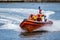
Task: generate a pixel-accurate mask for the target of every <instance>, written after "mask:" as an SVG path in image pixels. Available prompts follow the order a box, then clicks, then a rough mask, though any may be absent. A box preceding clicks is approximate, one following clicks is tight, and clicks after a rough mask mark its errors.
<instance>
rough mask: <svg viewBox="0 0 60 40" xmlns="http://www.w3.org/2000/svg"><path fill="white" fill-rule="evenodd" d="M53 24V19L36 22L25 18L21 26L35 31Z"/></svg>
mask: <svg viewBox="0 0 60 40" xmlns="http://www.w3.org/2000/svg"><path fill="white" fill-rule="evenodd" d="M51 24H53V22H52V21H48V22H34V21H28V20H24V21H23V22H22V23H21V24H20V27H21V28H22V29H23V30H26V31H28V32H33V31H34V30H36V29H38V28H40V27H43V26H45V25H51Z"/></svg>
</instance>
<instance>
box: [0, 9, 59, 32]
mask: <svg viewBox="0 0 60 40" xmlns="http://www.w3.org/2000/svg"><path fill="white" fill-rule="evenodd" d="M0 11H3V12H11V13H12V12H17V13H19V14H22V13H23V14H24V15H28V16H29V15H30V14H37V13H38V10H37V9H23V8H0ZM42 12H43V13H44V14H45V15H47V19H49V16H50V15H52V14H54V13H55V12H54V11H49V10H47V11H44V10H43V11H42ZM6 15H7V14H6ZM6 15H5V13H3V14H2V13H0V23H1V22H3V23H5V25H3V26H2V27H0V29H13V30H15V31H18V30H19V31H22V29H21V28H20V27H19V24H20V23H21V22H22V21H23V19H24V17H23V16H14V15H13V16H11V15H7V16H6ZM26 17H27V16H26ZM52 21H53V25H52V26H51V27H49V26H47V27H43V28H41V29H43V30H47V31H60V27H59V26H60V25H59V24H60V21H56V20H52ZM17 23H18V24H17Z"/></svg>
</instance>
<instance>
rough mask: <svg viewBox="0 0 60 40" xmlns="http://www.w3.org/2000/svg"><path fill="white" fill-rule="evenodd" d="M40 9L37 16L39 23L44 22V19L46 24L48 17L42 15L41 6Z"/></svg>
mask: <svg viewBox="0 0 60 40" xmlns="http://www.w3.org/2000/svg"><path fill="white" fill-rule="evenodd" d="M38 9H39V14H38V15H37V21H42V20H43V18H42V17H44V21H45V22H46V20H45V18H46V15H44V14H43V13H42V9H41V8H40V6H39V8H38Z"/></svg>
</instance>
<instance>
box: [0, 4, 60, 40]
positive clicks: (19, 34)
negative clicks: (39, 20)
mask: <svg viewBox="0 0 60 40" xmlns="http://www.w3.org/2000/svg"><path fill="white" fill-rule="evenodd" d="M38 6H41V8H42V9H43V13H44V14H45V15H47V19H49V20H52V21H53V25H52V26H47V27H43V28H41V29H40V30H46V31H48V32H45V31H42V32H40V31H38V32H33V33H26V32H23V30H22V29H21V28H20V27H19V24H20V23H21V22H22V21H23V19H25V18H28V16H29V14H31V13H32V14H37V13H38ZM0 40H60V3H0Z"/></svg>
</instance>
